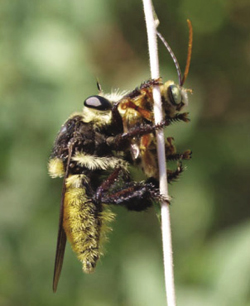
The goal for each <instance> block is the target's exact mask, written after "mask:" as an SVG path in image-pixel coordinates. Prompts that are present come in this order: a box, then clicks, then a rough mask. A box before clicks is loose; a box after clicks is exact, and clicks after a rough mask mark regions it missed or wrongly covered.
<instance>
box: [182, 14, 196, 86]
mask: <svg viewBox="0 0 250 306" xmlns="http://www.w3.org/2000/svg"><path fill="white" fill-rule="evenodd" d="M187 23H188V29H189V37H188V54H187V62H186V67H185V72H184V75H183V78H182V80H181V84H180V85H181V86H182V85H183V84H184V82H185V81H186V78H187V76H188V72H189V66H190V62H191V54H192V46H193V27H192V23H191V21H190V20H189V19H187Z"/></svg>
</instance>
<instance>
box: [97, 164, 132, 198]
mask: <svg viewBox="0 0 250 306" xmlns="http://www.w3.org/2000/svg"><path fill="white" fill-rule="evenodd" d="M120 175H123V177H124V180H127V179H128V173H127V172H126V171H125V170H124V169H123V168H117V169H115V170H114V171H113V172H112V173H111V174H110V175H109V176H108V178H107V179H105V180H104V181H103V183H102V184H101V185H100V186H99V187H98V188H97V190H96V193H95V196H94V198H95V201H97V202H99V203H100V202H102V196H103V194H105V193H106V192H107V191H108V190H109V189H110V188H111V187H112V186H113V185H114V184H115V183H116V181H117V179H118V177H119V176H120Z"/></svg>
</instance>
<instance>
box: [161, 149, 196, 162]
mask: <svg viewBox="0 0 250 306" xmlns="http://www.w3.org/2000/svg"><path fill="white" fill-rule="evenodd" d="M166 157H167V160H168V161H169V160H177V161H178V160H189V159H191V157H192V151H191V150H186V151H184V152H183V153H175V154H171V155H167V156H166Z"/></svg>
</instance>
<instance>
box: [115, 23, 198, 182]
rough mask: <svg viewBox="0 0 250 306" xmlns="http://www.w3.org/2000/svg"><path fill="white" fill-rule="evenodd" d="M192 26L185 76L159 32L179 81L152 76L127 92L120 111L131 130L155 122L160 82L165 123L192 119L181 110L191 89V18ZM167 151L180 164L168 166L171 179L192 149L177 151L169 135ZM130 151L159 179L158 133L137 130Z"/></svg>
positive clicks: (134, 160)
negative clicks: (155, 89) (187, 84)
mask: <svg viewBox="0 0 250 306" xmlns="http://www.w3.org/2000/svg"><path fill="white" fill-rule="evenodd" d="M187 22H188V26H189V43H188V55H187V63H186V68H185V72H184V75H183V76H182V73H181V69H180V66H179V63H178V61H177V58H176V56H175V55H174V53H173V51H172V50H171V48H170V46H169V44H168V43H167V42H166V40H165V39H164V38H163V36H162V35H161V34H160V33H159V32H157V35H158V36H159V38H160V39H161V40H162V41H163V43H164V45H165V46H166V48H167V50H168V51H169V53H170V55H171V57H172V59H173V61H174V63H175V66H176V70H177V74H178V78H179V84H175V83H174V82H173V81H167V82H165V83H163V81H162V79H161V78H159V79H155V80H148V81H146V82H144V83H142V84H141V86H140V87H137V88H136V89H135V90H133V91H131V92H129V93H128V94H127V95H125V96H123V97H122V98H121V99H120V100H119V101H118V103H117V105H118V111H119V113H120V115H121V117H122V124H123V129H124V131H125V132H126V131H129V130H131V129H133V128H135V127H140V126H141V125H144V124H154V112H153V103H154V101H153V86H155V85H158V86H159V88H160V93H161V101H162V109H163V112H164V120H165V126H168V125H170V124H171V123H172V122H176V121H183V122H189V118H188V113H187V112H184V113H180V111H181V110H182V109H183V108H184V107H185V106H187V105H188V95H187V93H188V92H189V91H191V90H188V89H185V88H184V87H183V85H184V82H185V80H186V77H187V75H188V72H189V66H190V61H191V51H192V40H193V31H192V25H191V22H190V20H187ZM165 149H166V150H165V151H166V159H167V160H178V161H179V166H178V168H177V169H176V171H171V170H168V181H169V182H171V181H172V180H174V179H176V178H177V177H178V176H179V174H180V173H181V172H182V171H183V168H182V164H181V163H180V161H181V160H184V159H190V158H191V151H190V150H186V151H185V152H183V153H181V154H180V153H177V152H176V148H175V146H174V144H173V138H172V137H168V138H167V139H166V140H165ZM130 153H131V157H132V160H133V162H134V163H135V164H140V166H141V168H142V170H143V172H144V173H145V175H146V176H147V177H150V178H154V179H156V180H157V179H158V177H159V173H158V164H157V151H156V138H155V134H154V133H148V134H146V135H143V136H141V135H139V134H137V135H136V136H135V137H134V138H132V139H131V144H130Z"/></svg>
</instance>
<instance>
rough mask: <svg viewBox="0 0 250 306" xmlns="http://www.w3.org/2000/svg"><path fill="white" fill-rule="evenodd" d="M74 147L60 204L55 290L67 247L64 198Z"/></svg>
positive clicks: (71, 146) (54, 279) (69, 156)
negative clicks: (64, 225)
mask: <svg viewBox="0 0 250 306" xmlns="http://www.w3.org/2000/svg"><path fill="white" fill-rule="evenodd" d="M72 148H73V145H70V146H69V153H68V161H67V167H66V171H65V175H64V179H63V189H62V199H61V206H60V216H59V229H58V236H57V246H56V258H55V266H54V277H53V291H54V292H56V289H57V285H58V281H59V278H60V274H61V270H62V265H63V258H64V253H65V247H66V241H67V237H66V233H65V231H64V228H63V215H64V200H65V192H66V179H67V177H68V174H69V164H70V160H71V156H72Z"/></svg>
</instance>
